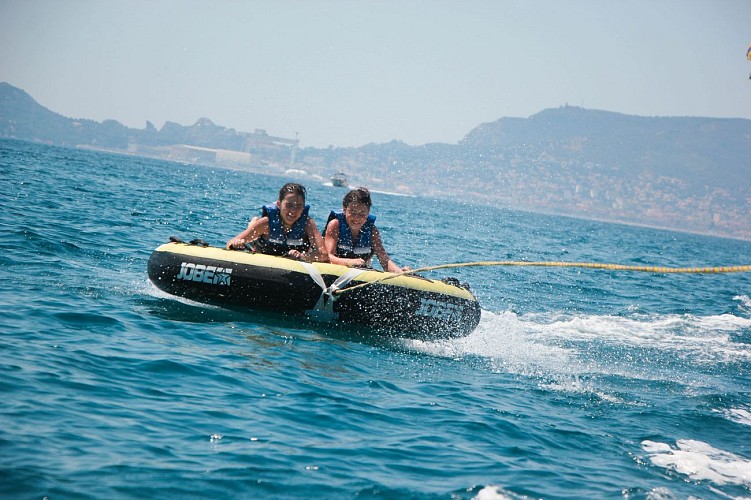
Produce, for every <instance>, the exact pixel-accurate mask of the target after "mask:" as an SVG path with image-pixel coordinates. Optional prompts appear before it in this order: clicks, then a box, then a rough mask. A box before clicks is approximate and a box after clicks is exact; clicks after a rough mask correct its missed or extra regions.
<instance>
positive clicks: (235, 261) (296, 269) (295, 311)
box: [148, 239, 480, 339]
mask: <svg viewBox="0 0 751 500" xmlns="http://www.w3.org/2000/svg"><path fill="white" fill-rule="evenodd" d="M148 274H149V279H150V280H151V281H152V282H153V283H154V284H155V285H156V286H157V287H158V288H160V289H161V290H163V291H165V292H167V293H169V294H172V295H176V296H179V297H185V298H188V299H191V300H195V301H197V302H204V303H208V304H214V305H219V306H224V307H229V308H242V309H258V310H264V311H275V312H280V313H283V314H289V315H300V316H307V317H311V318H313V319H316V320H319V321H331V322H341V323H346V324H352V325H361V326H365V327H368V328H369V329H373V330H377V331H380V332H384V333H388V334H394V335H399V336H404V337H414V338H423V339H425V338H442V337H461V336H465V335H469V334H470V333H471V332H472V331H473V330H474V329H475V328H476V327H477V324H478V323H479V321H480V305H479V303H478V302H477V299H476V298H475V296H474V295H473V294H472V292H471V291H470V290H469V289H468V287H466V285H465V286H461V285H459V283H458V281H456V280H450V281H449V280H447V281H448V282H445V281H433V280H429V279H426V278H423V277H420V276H409V275H408V276H396V277H393V278H390V279H387V280H385V281H381V280H383V278H384V277H385V276H387V275H390V274H391V273H384V272H381V271H375V270H372V269H368V270H363V269H350V268H348V267H345V266H339V265H334V264H328V263H313V264H310V263H306V262H300V261H296V260H292V259H288V258H285V257H275V256H271V255H263V254H257V253H249V252H243V251H237V250H225V249H223V248H218V247H211V246H208V245H207V244H206V243H204V242H202V241H200V240H194V241H193V242H192V243H191V244H189V243H183V242H182V241H179V240H177V239H173V241H172V242H171V243H166V244H164V245H161V246H160V247H158V248H157V249H156V250H154V251H153V252H152V254H151V257H150V258H149V263H148ZM362 283H369V284H368V285H365V286H359V287H355V285H359V284H362ZM348 288H352V290H348Z"/></svg>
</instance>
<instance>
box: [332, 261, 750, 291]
mask: <svg viewBox="0 0 751 500" xmlns="http://www.w3.org/2000/svg"><path fill="white" fill-rule="evenodd" d="M483 266H484V267H490V266H499V267H500V266H505V267H512V266H517V267H580V268H586V269H606V270H610V271H636V272H644V273H657V274H661V273H672V274H677V273H683V274H719V273H745V272H751V265H739V266H705V267H666V266H636V265H625V264H603V263H598V262H557V261H524V260H501V261H480V262H457V263H454V264H440V265H437V266H426V267H421V268H419V269H411V270H409V271H405V272H404V273H402V274H392V273H389V274H387V275H386V276H384V277H383V278H379V279H377V280H373V281H369V282H366V283H360V284H359V285H354V286H351V287H349V288H346V289H344V290H337V291H335V292H333V293H334V294H340V293H344V292H348V291H350V290H354V289H356V288H360V287H363V286H368V285H372V284H375V283H380V282H382V281H386V280H390V279H393V278H396V277H399V276H408V275H410V274H416V273H421V272H426V271H435V270H437V269H453V268H458V267H483Z"/></svg>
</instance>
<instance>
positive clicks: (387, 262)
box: [370, 226, 409, 274]
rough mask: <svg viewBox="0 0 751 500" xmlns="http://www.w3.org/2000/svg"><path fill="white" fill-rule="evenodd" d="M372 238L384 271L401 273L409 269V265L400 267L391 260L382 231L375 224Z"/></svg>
mask: <svg viewBox="0 0 751 500" xmlns="http://www.w3.org/2000/svg"><path fill="white" fill-rule="evenodd" d="M370 240H371V244H372V245H373V250H374V251H375V254H376V256H377V257H378V262H380V263H381V267H383V270H384V271H388V272H390V273H397V274H401V273H403V272H404V271H409V267H399V266H398V265H396V262H394V261H393V260H391V258H390V257H389V254H388V253H387V252H386V249H385V248H383V241H382V240H381V233H380V232H379V231H378V228H377V227H375V226H373V234H372V235H371V237H370Z"/></svg>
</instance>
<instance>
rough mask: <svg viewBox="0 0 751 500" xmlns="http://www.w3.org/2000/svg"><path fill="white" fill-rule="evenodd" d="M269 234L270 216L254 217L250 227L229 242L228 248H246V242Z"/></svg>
mask: <svg viewBox="0 0 751 500" xmlns="http://www.w3.org/2000/svg"><path fill="white" fill-rule="evenodd" d="M268 234H269V218H268V217H253V220H251V221H250V224H248V228H247V229H246V230H245V231H243V232H242V233H240V234H238V235H237V236H235V237H234V238H232V239H231V240H229V241H228V242H227V250H232V249H240V248H244V247H245V244H246V243H250V242H251V241H255V240H257V239H258V238H260V237H261V235H266V236H268Z"/></svg>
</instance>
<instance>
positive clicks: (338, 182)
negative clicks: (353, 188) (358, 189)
mask: <svg viewBox="0 0 751 500" xmlns="http://www.w3.org/2000/svg"><path fill="white" fill-rule="evenodd" d="M331 185H332V186H334V187H347V176H346V175H345V174H344V173H342V172H339V173H336V174H334V176H333V177H331Z"/></svg>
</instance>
